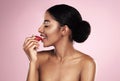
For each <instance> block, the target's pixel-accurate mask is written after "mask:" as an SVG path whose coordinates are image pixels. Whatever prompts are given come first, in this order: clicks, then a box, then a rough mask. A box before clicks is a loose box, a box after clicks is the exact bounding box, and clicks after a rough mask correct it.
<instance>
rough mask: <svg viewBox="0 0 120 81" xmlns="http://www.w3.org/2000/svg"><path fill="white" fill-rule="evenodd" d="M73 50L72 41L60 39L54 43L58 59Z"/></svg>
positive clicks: (70, 53)
mask: <svg viewBox="0 0 120 81" xmlns="http://www.w3.org/2000/svg"><path fill="white" fill-rule="evenodd" d="M74 52H75V49H74V47H73V43H72V42H70V41H61V42H59V43H57V44H56V45H55V50H54V53H55V54H56V56H57V58H58V60H60V61H62V60H63V59H66V58H67V57H70V56H72V55H73V54H74Z"/></svg>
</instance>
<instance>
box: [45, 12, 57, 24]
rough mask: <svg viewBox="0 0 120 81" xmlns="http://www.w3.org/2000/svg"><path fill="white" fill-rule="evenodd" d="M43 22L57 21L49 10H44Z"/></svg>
mask: <svg viewBox="0 0 120 81" xmlns="http://www.w3.org/2000/svg"><path fill="white" fill-rule="evenodd" d="M44 22H46V23H48V22H49V23H50V22H54V23H58V22H57V21H56V20H55V19H54V18H53V17H52V16H51V15H50V14H49V12H45V15H44Z"/></svg>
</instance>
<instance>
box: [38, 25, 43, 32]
mask: <svg viewBox="0 0 120 81" xmlns="http://www.w3.org/2000/svg"><path fill="white" fill-rule="evenodd" d="M38 32H39V33H43V26H42V25H41V26H40V27H39V28H38Z"/></svg>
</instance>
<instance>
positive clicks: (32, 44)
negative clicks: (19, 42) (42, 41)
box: [24, 42, 39, 51]
mask: <svg viewBox="0 0 120 81" xmlns="http://www.w3.org/2000/svg"><path fill="white" fill-rule="evenodd" d="M38 47H39V44H38V43H36V42H31V43H29V44H28V45H26V46H25V47H24V48H25V50H26V51H27V50H31V49H35V48H38Z"/></svg>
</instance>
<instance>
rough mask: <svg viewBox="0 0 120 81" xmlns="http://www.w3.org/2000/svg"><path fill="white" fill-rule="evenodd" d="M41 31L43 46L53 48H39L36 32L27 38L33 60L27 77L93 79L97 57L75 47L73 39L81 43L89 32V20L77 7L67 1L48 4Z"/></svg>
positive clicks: (49, 80) (38, 80) (37, 79)
mask: <svg viewBox="0 0 120 81" xmlns="http://www.w3.org/2000/svg"><path fill="white" fill-rule="evenodd" d="M38 31H39V32H40V35H41V37H42V42H43V45H44V47H48V46H54V49H53V50H48V51H40V52H37V51H36V49H37V48H38V47H39V44H38V41H37V40H35V36H32V37H28V38H26V40H25V42H24V45H23V48H24V51H25V53H26V54H27V56H28V58H29V60H30V64H29V71H28V77H27V81H94V76H95V62H94V60H93V59H92V58H91V57H90V56H88V55H86V54H84V53H82V52H80V51H78V50H76V49H74V47H73V41H76V42H78V43H82V42H84V41H85V40H86V39H87V38H88V36H89V34H90V25H89V23H88V22H87V21H83V20H82V18H81V15H80V13H79V12H78V11H77V10H76V9H75V8H73V7H71V6H69V5H65V4H60V5H55V6H53V7H51V8H49V9H48V10H47V11H46V12H45V16H44V22H43V24H42V25H41V27H40V28H39V29H38Z"/></svg>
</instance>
